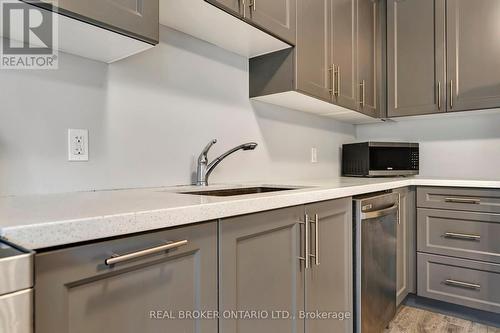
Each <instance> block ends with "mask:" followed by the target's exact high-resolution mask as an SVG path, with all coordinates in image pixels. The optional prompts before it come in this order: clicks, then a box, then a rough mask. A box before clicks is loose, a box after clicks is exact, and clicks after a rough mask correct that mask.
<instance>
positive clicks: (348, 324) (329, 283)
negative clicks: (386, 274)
mask: <svg viewBox="0 0 500 333" xmlns="http://www.w3.org/2000/svg"><path fill="white" fill-rule="evenodd" d="M351 210H352V199H351V198H343V199H338V200H332V201H324V202H319V203H315V204H311V205H308V206H306V213H307V214H308V216H309V218H310V219H312V220H313V221H314V220H315V216H316V214H317V215H318V225H317V227H318V229H316V225H315V223H311V239H312V244H311V245H312V246H311V252H312V254H313V255H315V256H318V258H315V257H312V259H311V267H310V269H307V270H306V305H305V309H306V311H308V312H309V311H311V312H315V311H320V312H345V313H346V312H348V313H350V314H352V308H353V289H352V282H353V276H352V274H353V269H352V268H353V263H352V213H351ZM316 249H317V250H316ZM316 259H318V263H319V265H317V262H316ZM352 328H353V322H352V319H344V320H339V319H331V320H327V319H316V320H307V321H306V332H314V333H330V332H342V333H349V332H352Z"/></svg>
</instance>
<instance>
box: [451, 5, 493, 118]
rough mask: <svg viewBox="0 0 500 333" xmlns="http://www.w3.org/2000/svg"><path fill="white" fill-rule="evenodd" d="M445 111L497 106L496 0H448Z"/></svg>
mask: <svg viewBox="0 0 500 333" xmlns="http://www.w3.org/2000/svg"><path fill="white" fill-rule="evenodd" d="M446 5H447V6H446V18H447V33H446V37H447V39H446V40H447V73H446V74H447V79H448V87H447V91H448V109H449V110H450V111H463V110H474V109H476V110H477V109H485V108H494V107H499V106H500V44H499V43H498V22H500V2H499V1H498V0H481V1H469V0H447V2H446Z"/></svg>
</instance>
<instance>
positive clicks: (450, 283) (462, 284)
mask: <svg viewBox="0 0 500 333" xmlns="http://www.w3.org/2000/svg"><path fill="white" fill-rule="evenodd" d="M444 284H446V285H448V286H453V287H460V288H466V289H474V290H478V289H481V285H479V284H476V283H469V282H463V281H457V280H452V279H447V280H444Z"/></svg>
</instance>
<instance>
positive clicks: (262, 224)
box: [219, 198, 352, 333]
mask: <svg viewBox="0 0 500 333" xmlns="http://www.w3.org/2000/svg"><path fill="white" fill-rule="evenodd" d="M351 207H352V201H351V198H344V199H338V200H332V201H325V202H320V203H316V204H311V205H307V206H297V207H291V208H284V209H279V210H274V211H268V212H262V213H257V214H251V215H245V216H239V217H234V218H228V219H223V220H222V221H221V222H220V227H219V232H220V249H219V253H220V274H219V279H220V280H219V285H220V289H219V300H220V311H221V313H224V312H226V311H252V310H254V311H266V313H268V314H269V316H270V317H269V318H267V319H264V318H263V319H255V320H245V319H244V318H238V319H233V318H230V319H227V318H226V319H223V320H221V321H220V332H221V333H233V332H239V333H247V332H248V333H250V332H251V333H254V332H262V333H274V332H297V333H300V332H315V333H322V332H325V333H327V332H347V333H350V332H352V320H351V319H350V318H344V320H339V319H338V318H337V319H322V320H318V319H316V320H309V319H305V320H304V314H305V313H313V312H315V311H316V310H318V311H321V312H325V313H329V314H330V316H332V317H333V316H334V315H335V314H337V313H339V312H342V313H346V312H347V313H348V316H349V315H350V314H352V215H351V210H352V208H351ZM306 217H307V218H308V220H307V221H308V222H307V223H306ZM306 260H307V265H306V262H305V261H306ZM272 311H286V313H288V314H289V315H290V316H292V317H291V318H286V319H271V313H272ZM305 311H306V312H305ZM228 313H229V312H228ZM275 314H276V315H278V314H280V313H279V312H276V313H275ZM281 314H282V313H281ZM340 315H342V314H340Z"/></svg>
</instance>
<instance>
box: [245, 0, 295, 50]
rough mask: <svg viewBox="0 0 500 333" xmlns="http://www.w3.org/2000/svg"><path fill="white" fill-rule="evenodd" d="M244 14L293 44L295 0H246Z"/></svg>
mask: <svg viewBox="0 0 500 333" xmlns="http://www.w3.org/2000/svg"><path fill="white" fill-rule="evenodd" d="M246 5H247V6H248V7H247V10H246V11H245V15H246V17H247V18H249V19H250V20H251V21H252V22H253V23H255V24H257V25H258V26H260V27H262V28H263V29H265V30H267V31H268V32H270V33H271V34H273V35H276V36H277V37H280V38H281V39H284V40H286V41H287V42H289V43H292V44H295V32H296V30H295V28H296V21H297V20H296V0H246Z"/></svg>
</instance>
